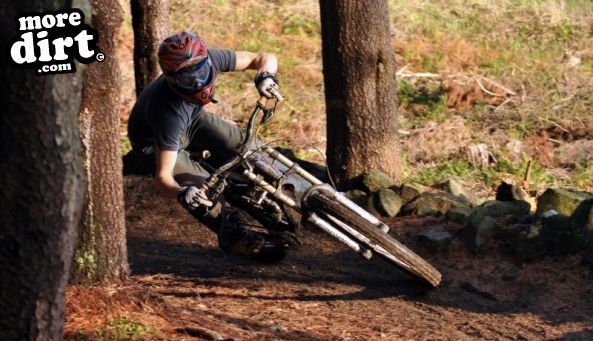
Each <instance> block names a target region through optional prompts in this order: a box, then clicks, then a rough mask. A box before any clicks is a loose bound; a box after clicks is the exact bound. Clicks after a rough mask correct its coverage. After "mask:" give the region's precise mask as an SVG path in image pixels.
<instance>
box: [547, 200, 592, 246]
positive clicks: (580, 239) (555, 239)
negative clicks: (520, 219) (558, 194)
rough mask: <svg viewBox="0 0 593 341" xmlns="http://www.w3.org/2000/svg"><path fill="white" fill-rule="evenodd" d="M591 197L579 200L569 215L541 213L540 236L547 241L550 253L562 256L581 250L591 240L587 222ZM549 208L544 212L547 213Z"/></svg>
mask: <svg viewBox="0 0 593 341" xmlns="http://www.w3.org/2000/svg"><path fill="white" fill-rule="evenodd" d="M592 207H593V198H592V199H587V200H584V201H582V202H581V204H580V205H579V206H578V207H577V208H576V209H575V210H574V213H573V214H572V215H571V216H570V217H566V216H564V215H562V214H553V215H546V216H544V215H542V218H541V222H542V232H541V234H542V237H543V238H544V239H545V240H546V241H548V244H549V245H550V247H551V252H552V255H554V256H564V255H568V254H574V253H577V252H579V251H581V250H582V249H583V248H584V247H586V246H587V245H589V244H590V243H591V240H592V238H591V237H592V235H593V233H591V230H589V224H590V222H591V220H590V219H591V209H592ZM549 212H551V210H549V211H546V212H544V213H549Z"/></svg>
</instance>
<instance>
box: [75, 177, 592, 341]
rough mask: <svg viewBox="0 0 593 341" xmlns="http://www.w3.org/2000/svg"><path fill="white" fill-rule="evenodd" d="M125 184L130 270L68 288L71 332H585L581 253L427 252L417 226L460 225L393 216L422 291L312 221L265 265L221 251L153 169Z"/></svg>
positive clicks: (331, 336)
mask: <svg viewBox="0 0 593 341" xmlns="http://www.w3.org/2000/svg"><path fill="white" fill-rule="evenodd" d="M125 186H126V187H125V188H126V203H127V222H128V229H129V231H128V247H129V253H130V263H131V268H132V270H133V273H134V275H133V277H132V278H131V280H130V281H129V282H128V283H124V284H123V285H118V286H116V287H92V288H84V287H70V288H69V290H68V293H67V312H66V313H67V323H66V328H65V329H66V331H65V336H66V338H67V339H70V338H72V339H74V338H76V335H79V336H80V335H81V332H80V331H81V330H82V331H84V333H87V334H88V333H92V332H93V330H97V328H102V326H103V327H105V325H106V323H107V322H106V321H107V320H108V319H109V318H113V316H122V315H124V316H129V317H130V318H131V319H133V320H134V321H137V322H142V323H149V324H150V325H151V326H153V327H154V330H153V331H152V332H151V333H149V334H147V335H146V336H144V338H147V339H163V340H170V339H192V338H194V337H195V338H197V339H208V338H210V339H215V337H217V336H222V337H223V338H233V339H236V340H251V339H257V340H261V339H263V340H276V339H282V340H374V339H379V338H384V339H388V340H399V339H452V340H466V339H528V340H541V339H558V338H561V339H568V340H591V339H593V285H592V279H593V277H592V274H591V272H590V270H589V269H588V268H586V267H584V266H582V265H580V261H581V257H580V256H574V257H569V258H564V259H562V260H559V261H555V260H551V259H545V260H542V261H538V262H535V263H530V264H522V265H521V264H515V263H514V262H513V261H512V259H511V258H510V257H508V256H505V255H504V252H502V251H500V249H499V248H497V247H495V246H493V247H491V248H489V249H488V250H487V252H486V253H485V254H484V255H482V256H470V255H468V254H467V253H466V252H465V251H464V249H463V247H462V246H461V245H459V243H458V242H457V241H456V242H455V243H453V245H452V246H451V247H450V248H449V249H448V250H443V251H439V252H438V253H436V254H432V255H430V254H427V250H426V249H423V248H422V247H421V246H420V245H417V244H416V242H415V238H414V235H415V234H416V233H417V232H418V231H422V230H424V229H426V228H428V227H430V228H434V229H442V230H445V229H446V230H449V231H457V230H458V229H459V226H456V225H452V224H448V223H446V222H443V221H441V220H438V219H436V218H406V219H402V218H397V219H394V220H391V221H388V224H389V225H390V226H391V227H392V230H393V231H396V232H395V233H397V234H398V238H399V239H400V240H402V241H403V242H404V243H406V244H407V245H409V246H410V247H411V248H412V249H415V250H417V251H418V252H419V253H420V254H421V255H423V256H425V257H426V258H427V259H428V260H429V261H430V262H432V263H433V264H434V265H435V266H436V267H437V268H439V269H440V270H441V271H442V272H443V275H444V278H445V281H444V283H443V285H442V287H440V288H438V289H435V290H427V289H426V288H425V287H423V285H422V284H420V283H418V282H417V281H415V280H413V279H411V278H410V277H408V276H407V275H405V274H403V273H401V272H400V271H399V270H397V269H394V268H393V267H391V266H390V265H388V264H387V263H384V262H383V261H381V260H378V259H377V260H373V261H365V260H363V259H361V258H360V257H358V256H357V255H355V254H353V253H352V252H349V251H348V250H346V249H345V248H344V247H342V246H341V245H338V244H336V243H335V242H334V241H332V240H330V239H328V238H327V237H326V236H325V235H324V234H321V233H318V232H316V231H311V230H305V231H304V232H303V241H304V245H303V247H302V248H300V249H299V250H295V251H293V252H291V253H290V255H289V257H288V258H287V259H286V260H284V261H283V262H282V263H280V264H276V265H261V264H258V263H255V262H253V261H251V260H248V259H243V258H241V257H237V256H234V255H228V254H224V253H222V252H221V251H219V250H218V249H217V248H216V240H215V237H214V235H213V234H212V233H211V232H209V231H208V230H207V229H206V228H204V227H202V226H198V225H197V224H196V222H195V221H194V220H193V219H192V218H191V217H189V215H188V214H186V213H185V212H184V211H183V210H182V209H180V208H178V207H177V205H171V204H170V202H168V201H166V200H164V199H161V198H160V197H159V196H158V194H157V193H156V192H155V190H154V189H153V188H152V183H151V180H150V179H148V178H142V177H127V178H126V179H125ZM77 331H78V332H77ZM209 331H212V332H214V334H212V333H210V334H209ZM84 333H82V334H84ZM216 333H218V334H216Z"/></svg>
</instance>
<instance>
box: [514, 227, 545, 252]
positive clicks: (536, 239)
mask: <svg viewBox="0 0 593 341" xmlns="http://www.w3.org/2000/svg"><path fill="white" fill-rule="evenodd" d="M540 230H541V226H539V225H531V226H530V227H529V228H528V229H526V230H524V231H523V232H521V233H520V234H519V237H518V238H517V239H516V240H515V253H516V255H517V257H518V258H519V259H520V260H522V261H534V260H536V259H538V258H542V257H544V256H546V255H547V254H548V242H547V241H546V240H545V239H544V238H542V236H541V235H540Z"/></svg>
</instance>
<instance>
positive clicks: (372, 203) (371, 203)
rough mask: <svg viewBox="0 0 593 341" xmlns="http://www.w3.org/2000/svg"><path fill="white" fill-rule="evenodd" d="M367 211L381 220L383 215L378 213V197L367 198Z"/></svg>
mask: <svg viewBox="0 0 593 341" xmlns="http://www.w3.org/2000/svg"><path fill="white" fill-rule="evenodd" d="M366 209H367V211H369V213H371V214H372V215H374V216H375V217H377V218H381V213H380V212H379V211H377V196H376V195H368V196H367V203H366Z"/></svg>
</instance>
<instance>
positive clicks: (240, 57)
mask: <svg viewBox="0 0 593 341" xmlns="http://www.w3.org/2000/svg"><path fill="white" fill-rule="evenodd" d="M235 56H236V64H235V71H244V70H257V72H258V73H262V72H264V71H267V72H270V73H276V71H278V59H277V58H276V56H275V55H273V54H271V53H266V52H260V53H253V52H247V51H235Z"/></svg>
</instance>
